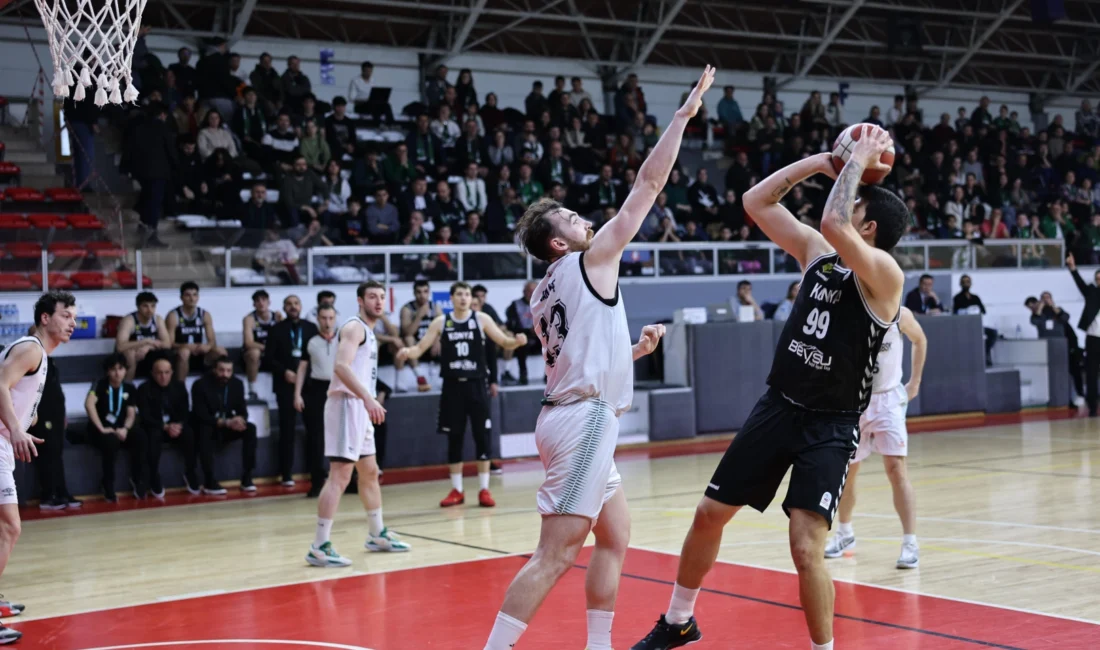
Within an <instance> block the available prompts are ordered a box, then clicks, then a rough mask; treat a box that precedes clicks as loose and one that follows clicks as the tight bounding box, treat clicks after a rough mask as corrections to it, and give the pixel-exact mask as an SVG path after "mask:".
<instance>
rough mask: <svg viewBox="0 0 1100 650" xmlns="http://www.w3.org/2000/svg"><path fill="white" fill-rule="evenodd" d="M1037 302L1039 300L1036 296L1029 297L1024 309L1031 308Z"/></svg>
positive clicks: (1025, 300) (1026, 299) (1025, 301)
mask: <svg viewBox="0 0 1100 650" xmlns="http://www.w3.org/2000/svg"><path fill="white" fill-rule="evenodd" d="M1037 302H1039V299H1038V298H1036V297H1035V296H1028V297H1027V298H1025V299H1024V307H1030V306H1032V305H1034V304H1035V303H1037Z"/></svg>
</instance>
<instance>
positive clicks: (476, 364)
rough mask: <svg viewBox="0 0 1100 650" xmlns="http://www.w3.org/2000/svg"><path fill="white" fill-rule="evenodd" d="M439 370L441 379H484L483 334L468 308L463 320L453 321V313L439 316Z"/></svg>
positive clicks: (474, 314) (485, 375)
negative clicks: (466, 316) (440, 322)
mask: <svg viewBox="0 0 1100 650" xmlns="http://www.w3.org/2000/svg"><path fill="white" fill-rule="evenodd" d="M440 341H441V342H442V345H441V352H440V360H441V362H440V374H441V375H442V376H443V377H444V378H445V379H459V378H464V379H485V378H486V377H487V376H488V371H487V370H486V369H485V334H484V333H483V332H482V331H481V325H480V324H479V323H478V321H477V314H476V313H473V312H471V313H470V316H469V318H467V319H466V320H465V321H456V320H455V319H454V317H453V315H448V316H447V317H446V318H444V319H443V333H442V334H441V335H440Z"/></svg>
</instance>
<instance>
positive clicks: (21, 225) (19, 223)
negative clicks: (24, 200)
mask: <svg viewBox="0 0 1100 650" xmlns="http://www.w3.org/2000/svg"><path fill="white" fill-rule="evenodd" d="M30 227H31V224H30V222H29V221H27V219H26V217H24V216H23V215H21V214H11V213H2V214H0V230H27V229H28V228H30Z"/></svg>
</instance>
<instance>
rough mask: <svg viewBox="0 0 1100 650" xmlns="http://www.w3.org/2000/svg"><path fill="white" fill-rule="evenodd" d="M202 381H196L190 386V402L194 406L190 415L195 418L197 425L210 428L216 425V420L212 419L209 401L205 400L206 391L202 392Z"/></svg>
mask: <svg viewBox="0 0 1100 650" xmlns="http://www.w3.org/2000/svg"><path fill="white" fill-rule="evenodd" d="M204 383H205V382H203V381H197V382H195V383H194V385H192V386H191V401H192V402H193V404H194V406H193V408H192V411H191V412H192V413H193V414H194V416H195V422H196V423H197V424H200V425H203V426H208V427H212V426H214V425H215V424H216V423H217V419H216V418H215V417H214V415H215V414H214V411H213V409H211V408H210V400H209V399H207V395H206V394H205V393H206V391H205V390H203V384H204Z"/></svg>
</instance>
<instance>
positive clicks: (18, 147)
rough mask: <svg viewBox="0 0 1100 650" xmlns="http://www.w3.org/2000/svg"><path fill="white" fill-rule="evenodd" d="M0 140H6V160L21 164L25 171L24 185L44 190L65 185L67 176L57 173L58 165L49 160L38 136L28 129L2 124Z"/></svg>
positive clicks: (22, 181) (20, 166)
mask: <svg viewBox="0 0 1100 650" xmlns="http://www.w3.org/2000/svg"><path fill="white" fill-rule="evenodd" d="M0 140H2V141H3V142H4V146H5V148H6V150H5V153H4V160H5V161H6V162H10V163H15V164H16V165H19V168H20V169H21V170H22V171H23V178H22V180H21V181H20V184H21V185H22V186H23V187H32V188H34V189H36V190H44V189H46V188H49V187H62V186H64V185H65V178H64V177H63V176H62V175H61V174H58V173H57V166H56V165H54V164H52V163H50V162H49V159H48V158H47V155H46V152H45V151H44V150H43V149H42V147H41V146H40V145H39V143H38V140H37V137H36V136H35V134H32V133H30V132H29V131H28V129H26V128H22V127H14V126H0Z"/></svg>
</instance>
